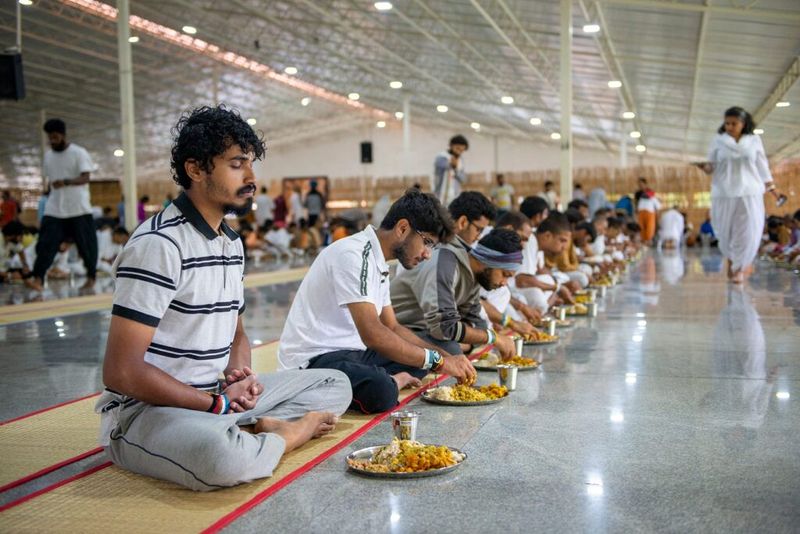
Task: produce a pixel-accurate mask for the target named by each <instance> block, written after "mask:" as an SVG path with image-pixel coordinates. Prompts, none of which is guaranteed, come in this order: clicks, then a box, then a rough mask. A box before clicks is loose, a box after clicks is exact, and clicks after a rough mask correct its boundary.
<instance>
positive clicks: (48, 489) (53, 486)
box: [0, 462, 112, 512]
mask: <svg viewBox="0 0 800 534" xmlns="http://www.w3.org/2000/svg"><path fill="white" fill-rule="evenodd" d="M111 465H112V464H111V462H105V463H102V464H100V465H96V466H94V467H92V468H91V469H87V470H86V471H84V472H83V473H78V474H77V475H73V476H71V477H69V478H65V479H64V480H61V481H60V482H56V483H55V484H51V485H50V486H47V487H44V488H42V489H40V490H39V491H34V492H33V493H31V494H30V495H25V496H24V497H21V498H19V499H17V500H16V501H11V502H10V503H7V504H5V505H3V506H0V512H5V511H6V510H8V509H9V508H14V507H15V506H19V505H20V504H22V503H24V502H27V501H30V500H31V499H35V498H36V497H38V496H39V495H42V494H45V493H50V492H51V491H53V490H54V489H56V488H60V487H61V486H65V485H67V484H69V483H71V482H74V481H76V480H78V479H81V478H84V477H88V476H89V475H91V474H92V473H95V472H97V471H100V470H101V469H105V468H106V467H110V466H111Z"/></svg>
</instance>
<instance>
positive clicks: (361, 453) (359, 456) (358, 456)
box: [345, 446, 467, 478]
mask: <svg viewBox="0 0 800 534" xmlns="http://www.w3.org/2000/svg"><path fill="white" fill-rule="evenodd" d="M380 448H381V446H376V447H366V448H364V449H359V450H357V451H353V452H351V453H350V454H348V455H347V459H346V460H345V463H346V464H347V468H348V469H350V470H351V471H352V472H354V473H358V474H359V475H364V476H367V477H374V478H425V477H435V476H437V475H444V474H445V473H449V472H450V471H453V470H454V469H457V468H458V467H459V466H461V464H463V463H464V462H465V461H466V460H467V455H466V454H465V453H463V452H461V451H460V450H458V449H454V448H453V447H448V448H449V449H450V450H451V451H454V452H457V453H460V454H463V455H464V459H463V460H461V461H460V462H458V463H457V464H455V465H451V466H449V467H441V468H439V469H429V470H427V471H416V472H414V473H377V472H375V471H367V470H366V469H361V468H359V467H357V466H353V465H350V462H349V461H348V460H369V459H370V458H372V455H373V454H375V452H376V451H377V450H378V449H380Z"/></svg>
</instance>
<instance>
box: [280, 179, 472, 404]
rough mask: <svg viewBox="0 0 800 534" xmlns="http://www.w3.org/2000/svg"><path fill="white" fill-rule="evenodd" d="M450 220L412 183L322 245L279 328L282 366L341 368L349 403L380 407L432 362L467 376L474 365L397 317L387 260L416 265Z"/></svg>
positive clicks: (409, 266)
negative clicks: (379, 211)
mask: <svg viewBox="0 0 800 534" xmlns="http://www.w3.org/2000/svg"><path fill="white" fill-rule="evenodd" d="M451 233H452V222H451V221H450V217H449V216H448V215H447V212H446V211H445V210H444V208H442V206H441V204H440V203H439V201H438V200H437V199H436V197H434V196H433V195H430V194H425V193H422V192H421V191H419V190H417V189H410V190H408V191H407V192H406V193H405V195H403V196H402V197H401V198H400V199H398V200H397V201H395V203H394V204H392V207H391V208H390V209H389V212H388V213H387V214H386V217H384V219H383V221H382V222H381V225H380V228H378V229H374V228H373V227H372V226H368V227H367V228H366V229H365V230H363V231H362V232H359V233H357V234H354V235H352V236H350V237H346V238H344V239H340V240H338V241H336V242H335V243H333V244H332V245H330V246H328V247H327V248H325V249H324V250H323V251H322V252H321V253H320V254H319V256H317V259H316V260H314V263H313V264H312V265H311V268H310V269H309V271H308V274H307V275H306V277H305V278H304V279H303V282H302V284H300V289H299V290H298V292H297V296H296V297H295V299H294V302H293V303H292V307H291V309H290V310H289V317H288V318H287V319H286V324H285V326H284V328H283V334H281V340H280V349H279V350H278V361H279V364H280V367H281V368H282V369H304V368H308V369H338V370H339V371H342V372H344V373H345V374H346V375H347V376H348V377H349V378H350V382H351V384H352V387H353V403H352V404H351V408H353V409H357V410H361V411H363V412H365V413H375V412H382V411H385V410H388V409H391V408H394V407H395V406H396V405H397V396H398V392H399V390H400V389H402V388H404V387H406V386H408V385H416V384H418V383H419V379H420V378H422V377H424V376H425V375H426V374H428V371H429V370H434V371H438V372H441V373H444V374H448V375H451V376H454V377H456V378H457V379H459V380H472V379H474V377H475V369H474V367H472V364H471V363H470V362H469V360H467V359H466V358H465V357H464V356H463V355H459V356H452V355H449V354H447V353H446V352H444V351H442V350H441V349H437V347H436V346H434V345H432V344H430V343H427V342H425V341H423V340H421V339H420V338H418V337H417V336H416V335H414V333H413V332H411V331H410V330H408V329H407V328H405V327H403V326H401V325H400V324H399V323H398V322H397V319H396V317H395V314H394V310H393V308H392V302H391V299H390V296H389V266H388V265H387V263H386V262H387V261H389V260H393V259H397V260H398V261H399V262H400V265H402V266H403V268H405V269H414V268H415V267H416V266H417V264H419V263H420V262H421V261H424V260H427V259H428V258H430V256H431V252H432V250H433V248H434V247H435V246H436V245H437V244H438V243H439V242H441V241H446V240H447V239H449V237H450V235H451Z"/></svg>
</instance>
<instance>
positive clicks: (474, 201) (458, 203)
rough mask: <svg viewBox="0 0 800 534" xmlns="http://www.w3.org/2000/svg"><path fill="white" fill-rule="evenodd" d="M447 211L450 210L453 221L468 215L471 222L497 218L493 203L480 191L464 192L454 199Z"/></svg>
mask: <svg viewBox="0 0 800 534" xmlns="http://www.w3.org/2000/svg"><path fill="white" fill-rule="evenodd" d="M447 209H448V210H450V216H451V217H452V218H453V220H456V219H458V218H459V217H461V216H462V215H466V216H467V220H469V221H470V222H472V221H477V220H478V219H480V218H481V217H482V216H483V217H486V218H487V219H489V220H490V221H493V220H494V218H495V217H497V208H495V207H494V204H492V201H491V200H489V199H488V198H486V196H485V195H484V194H483V193H479V192H478V191H464V192H463V193H461V194H460V195H458V196H457V197H456V198H454V199H453V201H452V202H451V203H450V205H449V206H448V207H447Z"/></svg>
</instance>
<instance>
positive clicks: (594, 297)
mask: <svg viewBox="0 0 800 534" xmlns="http://www.w3.org/2000/svg"><path fill="white" fill-rule="evenodd" d="M588 291H589V302H594V301H596V300H597V290H596V289H594V288H590V289H589V290H588Z"/></svg>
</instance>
